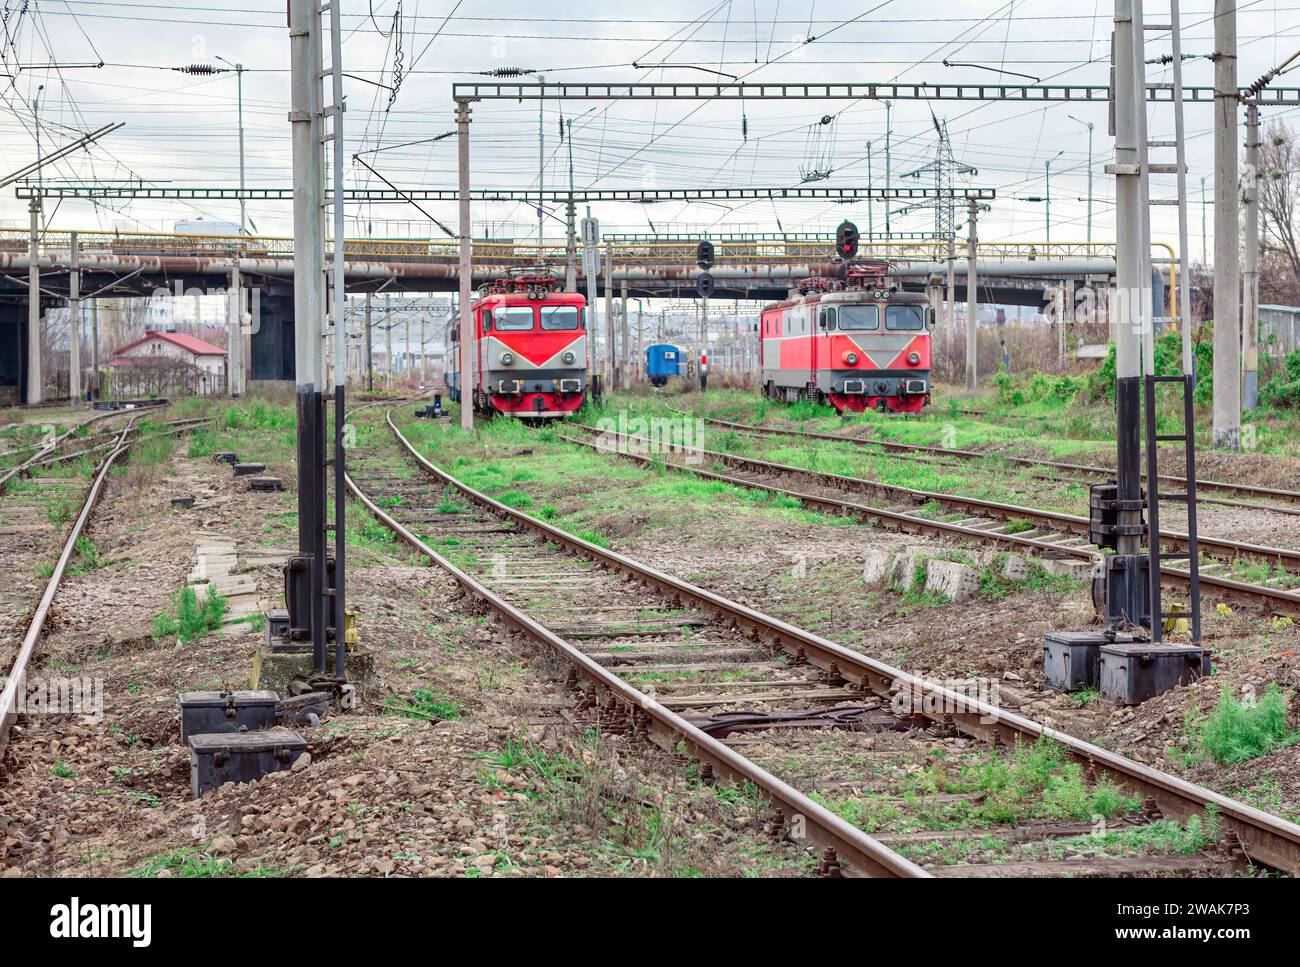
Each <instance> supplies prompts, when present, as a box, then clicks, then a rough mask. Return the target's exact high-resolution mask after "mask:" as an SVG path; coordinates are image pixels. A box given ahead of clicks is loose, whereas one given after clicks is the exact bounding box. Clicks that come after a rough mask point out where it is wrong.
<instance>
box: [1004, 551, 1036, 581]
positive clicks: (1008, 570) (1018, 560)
mask: <svg viewBox="0 0 1300 967" xmlns="http://www.w3.org/2000/svg"><path fill="white" fill-rule="evenodd" d="M1002 576H1003V577H1004V578H1006V579H1007V580H1008V581H1027V580H1029V562H1028V561H1026V560H1025V559H1024V558H1023V557H1021V556H1020V555H1019V554H1008V555H1007V558H1006V560H1005V561H1003V562H1002Z"/></svg>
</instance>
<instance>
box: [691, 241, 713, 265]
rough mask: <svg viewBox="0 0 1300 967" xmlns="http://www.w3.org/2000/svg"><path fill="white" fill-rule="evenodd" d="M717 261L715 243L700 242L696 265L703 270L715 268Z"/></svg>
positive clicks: (696, 254) (696, 251)
mask: <svg viewBox="0 0 1300 967" xmlns="http://www.w3.org/2000/svg"><path fill="white" fill-rule="evenodd" d="M715 261H717V259H716V258H715V256H714V252H713V243H712V242H710V241H709V240H708V239H705V240H704V241H702V242H700V244H699V245H697V246H695V264H696V265H698V266H699V267H700V268H702V269H711V268H713V263H714V262H715Z"/></svg>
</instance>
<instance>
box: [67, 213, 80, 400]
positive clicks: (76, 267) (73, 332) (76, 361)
mask: <svg viewBox="0 0 1300 967" xmlns="http://www.w3.org/2000/svg"><path fill="white" fill-rule="evenodd" d="M68 246H69V249H68V396H69V397H71V399H72V402H74V403H76V402H77V401H78V400H80V399H81V258H80V255H81V246H80V245H79V244H78V242H77V233H76V232H73V233H72V234H71V235H69V236H68Z"/></svg>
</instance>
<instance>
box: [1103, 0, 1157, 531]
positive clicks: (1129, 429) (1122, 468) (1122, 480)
mask: <svg viewBox="0 0 1300 967" xmlns="http://www.w3.org/2000/svg"><path fill="white" fill-rule="evenodd" d="M1140 2H1141V0H1116V2H1115V88H1114V98H1115V111H1114V124H1115V165H1114V167H1113V168H1108V170H1109V171H1112V172H1113V173H1114V174H1115V202H1116V208H1115V219H1116V240H1117V252H1116V260H1115V261H1116V266H1115V267H1116V272H1115V280H1116V290H1117V292H1116V293H1115V295H1114V298H1112V300H1111V321H1112V323H1113V324H1114V332H1115V376H1116V383H1115V401H1116V439H1117V441H1118V446H1117V474H1116V477H1117V483H1118V488H1119V493H1118V496H1119V499H1120V500H1123V501H1128V502H1130V504H1129V506H1128V509H1123V510H1120V511H1119V521H1120V523H1121V524H1122V525H1128V529H1129V531H1130V533H1124V532H1121V533H1120V535H1119V537H1118V542H1119V548H1118V553H1120V554H1124V555H1133V554H1137V553H1138V551H1139V550H1140V548H1141V536H1140V532H1141V528H1140V527H1138V526H1136V525H1137V523H1139V522H1140V520H1141V511H1140V510H1137V509H1135V507H1136V504H1137V501H1138V499H1139V496H1140V486H1141V483H1140V481H1141V477H1140V470H1139V467H1140V463H1141V453H1140V439H1141V436H1140V434H1141V392H1140V390H1141V379H1140V376H1139V370H1138V348H1139V344H1140V336H1141V329H1142V325H1143V323H1142V319H1143V316H1144V313H1143V311H1142V306H1143V302H1144V291H1145V289H1146V286H1148V285H1150V280H1149V277H1148V278H1146V279H1144V278H1143V270H1142V264H1143V261H1144V259H1143V254H1144V252H1145V250H1144V248H1143V245H1144V242H1143V236H1144V230H1143V222H1144V218H1143V214H1144V212H1143V208H1142V196H1143V191H1142V174H1141V170H1142V169H1141V157H1142V152H1141V151H1140V149H1139V142H1140V140H1141V138H1142V130H1141V129H1142V125H1141V123H1140V121H1141V116H1142V112H1143V111H1144V110H1145V100H1144V95H1145V77H1144V76H1143V74H1142V72H1141V71H1140V70H1139V68H1138V65H1140V64H1141V63H1142V41H1143V39H1142V35H1141V33H1140V27H1139V24H1140V22H1141V20H1140V17H1141V13H1140V8H1139V9H1138V10H1137V11H1135V9H1134V7H1135V5H1136V4H1137V3H1140ZM1135 13H1136V15H1137V17H1138V18H1139V19H1138V23H1137V24H1135V23H1134V16H1135Z"/></svg>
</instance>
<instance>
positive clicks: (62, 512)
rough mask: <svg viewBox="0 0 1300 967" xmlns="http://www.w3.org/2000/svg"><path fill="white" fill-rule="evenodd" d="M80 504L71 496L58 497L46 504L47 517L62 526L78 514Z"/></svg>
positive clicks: (56, 524) (57, 525)
mask: <svg viewBox="0 0 1300 967" xmlns="http://www.w3.org/2000/svg"><path fill="white" fill-rule="evenodd" d="M79 509H80V508H79V506H78V504H77V502H76V501H75V500H73V499H72V498H71V497H58V498H56V499H54V500H51V501H50V502H49V503H48V504H46V505H45V519H46V520H48V521H49V522H50V523H51V524H53V525H54V526H55V527H61V526H62V525H64V524H66V523H67V522H68V521H70V520H72V518H74V517H76V516H77V511H78V510H79Z"/></svg>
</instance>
